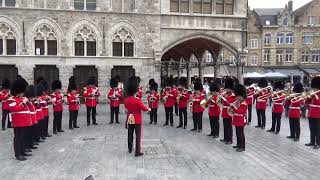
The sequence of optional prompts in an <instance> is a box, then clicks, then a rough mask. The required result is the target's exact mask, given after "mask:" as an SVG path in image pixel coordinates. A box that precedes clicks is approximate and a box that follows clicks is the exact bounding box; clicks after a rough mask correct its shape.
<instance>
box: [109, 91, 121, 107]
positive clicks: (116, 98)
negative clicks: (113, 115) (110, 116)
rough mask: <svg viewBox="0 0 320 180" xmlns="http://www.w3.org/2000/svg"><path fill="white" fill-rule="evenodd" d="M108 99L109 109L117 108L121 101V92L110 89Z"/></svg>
mask: <svg viewBox="0 0 320 180" xmlns="http://www.w3.org/2000/svg"><path fill="white" fill-rule="evenodd" d="M108 99H109V100H110V107H119V106H120V100H121V99H122V93H121V90H120V89H119V88H115V89H110V90H109V93H108Z"/></svg>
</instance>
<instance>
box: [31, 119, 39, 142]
mask: <svg viewBox="0 0 320 180" xmlns="http://www.w3.org/2000/svg"><path fill="white" fill-rule="evenodd" d="M38 125H39V123H37V124H34V125H33V126H32V142H36V141H38V140H39V139H38V134H37V132H38V131H37V130H38Z"/></svg>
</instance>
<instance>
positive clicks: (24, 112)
mask: <svg viewBox="0 0 320 180" xmlns="http://www.w3.org/2000/svg"><path fill="white" fill-rule="evenodd" d="M11 114H12V115H13V114H30V111H19V112H12V113H11Z"/></svg>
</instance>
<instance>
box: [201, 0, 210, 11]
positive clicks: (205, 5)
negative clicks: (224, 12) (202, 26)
mask: <svg viewBox="0 0 320 180" xmlns="http://www.w3.org/2000/svg"><path fill="white" fill-rule="evenodd" d="M203 13H204V14H211V13H212V0H203Z"/></svg>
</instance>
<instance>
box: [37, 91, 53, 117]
mask: <svg viewBox="0 0 320 180" xmlns="http://www.w3.org/2000/svg"><path fill="white" fill-rule="evenodd" d="M40 100H41V101H40V104H41V107H42V114H43V117H48V116H49V106H48V105H49V101H51V100H50V97H49V96H48V95H46V94H44V95H42V96H40Z"/></svg>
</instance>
